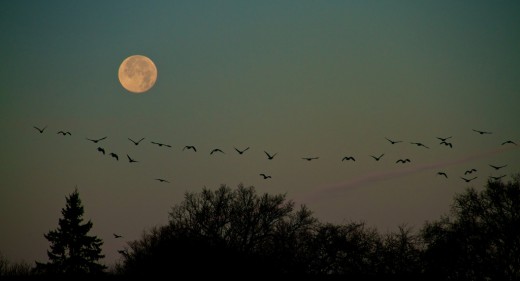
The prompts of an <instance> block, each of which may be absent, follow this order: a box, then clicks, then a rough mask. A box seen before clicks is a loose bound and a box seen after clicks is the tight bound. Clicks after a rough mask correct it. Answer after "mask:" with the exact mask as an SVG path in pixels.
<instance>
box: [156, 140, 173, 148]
mask: <svg viewBox="0 0 520 281" xmlns="http://www.w3.org/2000/svg"><path fill="white" fill-rule="evenodd" d="M151 143H153V144H156V145H158V146H163V145H164V146H166V147H172V146H171V145H169V144H164V143H159V142H155V141H151Z"/></svg>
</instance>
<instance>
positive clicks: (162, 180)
mask: <svg viewBox="0 0 520 281" xmlns="http://www.w3.org/2000/svg"><path fill="white" fill-rule="evenodd" d="M155 180H158V181H160V182H167V183H170V182H169V181H167V180H165V179H155Z"/></svg>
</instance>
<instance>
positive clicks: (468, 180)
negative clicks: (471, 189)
mask: <svg viewBox="0 0 520 281" xmlns="http://www.w3.org/2000/svg"><path fill="white" fill-rule="evenodd" d="M460 178H461V179H463V180H464V181H465V182H470V181H472V180H474V179H476V178H477V177H474V178H471V179H467V178H463V177H460Z"/></svg>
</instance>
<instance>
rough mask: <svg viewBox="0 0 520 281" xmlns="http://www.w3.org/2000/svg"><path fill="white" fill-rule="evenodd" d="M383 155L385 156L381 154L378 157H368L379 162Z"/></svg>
mask: <svg viewBox="0 0 520 281" xmlns="http://www.w3.org/2000/svg"><path fill="white" fill-rule="evenodd" d="M383 155H385V154H384V153H383V154H381V155H379V157H375V156H373V155H370V156H372V158H374V159H375V160H376V161H379V160H380V159H381V157H383Z"/></svg>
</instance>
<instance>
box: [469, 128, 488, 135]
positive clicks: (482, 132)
mask: <svg viewBox="0 0 520 281" xmlns="http://www.w3.org/2000/svg"><path fill="white" fill-rule="evenodd" d="M472 130H473V131H475V132H477V133H479V134H481V135H484V134H488V135H489V134H491V132H485V131H479V130H475V129H472Z"/></svg>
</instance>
